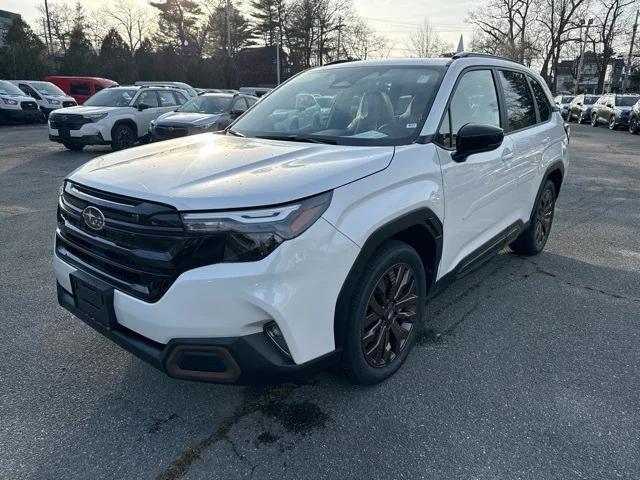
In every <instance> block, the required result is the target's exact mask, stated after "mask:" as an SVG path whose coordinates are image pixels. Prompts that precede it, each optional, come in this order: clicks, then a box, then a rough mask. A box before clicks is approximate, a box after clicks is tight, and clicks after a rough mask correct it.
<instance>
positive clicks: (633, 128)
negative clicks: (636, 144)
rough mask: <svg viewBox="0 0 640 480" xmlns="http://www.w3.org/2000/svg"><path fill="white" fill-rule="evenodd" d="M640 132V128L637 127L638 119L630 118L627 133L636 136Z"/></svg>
mask: <svg viewBox="0 0 640 480" xmlns="http://www.w3.org/2000/svg"><path fill="white" fill-rule="evenodd" d="M638 131H640V126H638V119H637V118H636V117H631V118H630V119H629V133H631V134H632V135H636V134H637V133H638Z"/></svg>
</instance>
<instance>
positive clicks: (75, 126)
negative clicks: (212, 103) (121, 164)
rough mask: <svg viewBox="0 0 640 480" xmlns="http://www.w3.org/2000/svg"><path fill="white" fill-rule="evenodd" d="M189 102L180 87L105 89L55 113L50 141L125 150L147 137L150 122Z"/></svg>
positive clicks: (75, 146) (51, 118)
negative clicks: (80, 102) (76, 104)
mask: <svg viewBox="0 0 640 480" xmlns="http://www.w3.org/2000/svg"><path fill="white" fill-rule="evenodd" d="M186 101H187V97H186V95H185V93H184V92H183V91H182V90H181V89H179V88H176V87H170V86H148V87H147V86H131V87H110V88H105V89H103V90H100V91H99V92H98V93H96V94H95V95H93V96H92V97H91V98H90V99H89V100H87V101H86V102H84V104H83V105H82V106H78V107H70V108H61V109H58V110H55V111H54V112H52V113H51V114H50V115H49V140H51V141H53V142H58V143H62V144H63V145H64V146H65V147H67V148H68V149H69V150H82V149H83V148H84V147H85V146H86V145H111V148H112V149H113V150H123V149H125V148H129V147H132V146H133V145H134V144H135V143H136V142H138V141H142V142H144V141H145V140H147V139H148V134H149V133H148V132H149V124H150V123H151V121H153V120H155V119H156V118H158V117H159V116H160V115H162V114H163V113H166V112H170V111H172V110H175V109H176V108H177V107H178V106H180V105H182V104H183V103H185V102H186Z"/></svg>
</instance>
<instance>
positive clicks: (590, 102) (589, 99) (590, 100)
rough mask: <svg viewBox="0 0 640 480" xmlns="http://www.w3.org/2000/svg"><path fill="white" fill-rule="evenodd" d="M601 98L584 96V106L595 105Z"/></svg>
mask: <svg viewBox="0 0 640 480" xmlns="http://www.w3.org/2000/svg"><path fill="white" fill-rule="evenodd" d="M599 98H600V97H599V96H597V95H585V96H584V104H585V105H593V104H594V103H596V102H597V101H598V99H599Z"/></svg>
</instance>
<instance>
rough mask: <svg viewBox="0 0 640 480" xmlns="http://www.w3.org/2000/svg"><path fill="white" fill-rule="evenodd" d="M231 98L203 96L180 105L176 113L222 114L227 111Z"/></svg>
mask: <svg viewBox="0 0 640 480" xmlns="http://www.w3.org/2000/svg"><path fill="white" fill-rule="evenodd" d="M231 99H232V97H217V96H215V97H214V96H209V95H205V96H202V97H196V98H192V99H191V100H189V101H188V102H187V103H185V104H184V105H182V106H181V107H180V108H179V109H178V112H185V113H209V114H212V113H222V112H225V111H226V110H227V108H228V107H229V104H230V103H231Z"/></svg>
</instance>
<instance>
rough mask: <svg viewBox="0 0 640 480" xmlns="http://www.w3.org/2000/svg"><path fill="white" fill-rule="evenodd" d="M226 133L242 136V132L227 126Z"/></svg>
mask: <svg viewBox="0 0 640 480" xmlns="http://www.w3.org/2000/svg"><path fill="white" fill-rule="evenodd" d="M226 131H227V133H230V134H231V135H233V136H234V137H244V135H243V134H241V133H240V132H236V131H235V130H233V129H231V128H227V130H226Z"/></svg>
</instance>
